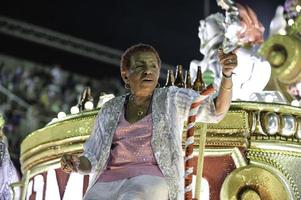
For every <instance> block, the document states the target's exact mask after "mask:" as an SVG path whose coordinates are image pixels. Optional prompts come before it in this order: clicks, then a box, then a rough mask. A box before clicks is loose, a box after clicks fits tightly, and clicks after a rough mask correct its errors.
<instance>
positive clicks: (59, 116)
mask: <svg viewBox="0 0 301 200" xmlns="http://www.w3.org/2000/svg"><path fill="white" fill-rule="evenodd" d="M65 117H66V113H64V112H59V113H58V114H57V118H58V119H63V118H65Z"/></svg>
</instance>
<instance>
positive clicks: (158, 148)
mask: <svg viewBox="0 0 301 200" xmlns="http://www.w3.org/2000/svg"><path fill="white" fill-rule="evenodd" d="M198 95H199V94H198V93H196V92H195V91H193V90H190V89H184V88H177V87H174V86H172V87H169V88H159V89H156V90H155V92H154V94H153V99H152V120H153V125H152V126H153V127H152V128H153V129H152V130H153V134H152V140H151V145H152V149H153V152H154V155H155V158H156V160H157V163H158V165H159V167H160V169H161V171H162V173H163V174H164V176H165V178H166V181H167V184H168V186H169V199H170V200H176V199H177V200H180V199H183V198H184V161H183V151H182V132H183V126H184V121H185V120H186V119H187V116H188V112H189V108H190V105H191V103H192V102H193V101H194V99H195V98H196V97H198ZM125 99H126V95H123V96H119V97H115V98H113V99H111V100H110V101H108V102H107V103H105V105H104V106H103V107H102V109H101V110H100V111H99V114H98V116H97V118H96V121H95V125H94V129H93V132H92V134H91V136H90V137H89V139H88V140H87V142H86V143H85V144H84V153H83V155H84V156H85V157H87V158H88V159H89V160H90V162H91V165H92V172H93V173H94V176H93V178H92V180H91V182H90V187H89V188H91V186H92V185H93V184H94V183H95V181H96V180H97V179H98V177H99V175H100V174H101V173H102V171H103V170H104V168H105V167H106V164H107V161H108V158H109V154H110V149H111V144H112V139H113V135H114V133H115V130H116V127H117V123H118V120H119V117H120V114H121V113H122V110H123V109H122V108H123V106H124V103H125ZM222 118H223V115H220V116H216V115H215V106H214V103H213V97H212V96H209V97H208V98H207V99H206V100H205V102H204V103H203V104H202V105H201V107H200V109H199V112H198V117H197V120H198V121H201V122H205V123H208V122H210V123H216V122H218V121H219V120H220V119H222Z"/></svg>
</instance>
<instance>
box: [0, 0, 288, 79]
mask: <svg viewBox="0 0 301 200" xmlns="http://www.w3.org/2000/svg"><path fill="white" fill-rule="evenodd" d="M237 2H239V3H242V4H246V3H247V4H248V5H249V6H250V7H251V8H252V9H253V10H255V12H256V13H257V14H258V18H259V20H260V21H261V22H262V23H263V25H264V26H265V28H266V31H265V37H267V35H268V29H269V28H268V27H269V23H270V21H271V19H272V18H273V16H274V14H275V9H276V7H277V6H278V5H283V4H284V0H273V1H267V0H265V1H263V0H261V1H259V0H240V1H237ZM206 7H207V8H209V9H207V11H205V10H206V9H205V8H206ZM218 11H221V9H220V8H219V7H218V6H217V5H216V1H215V0H189V1H183V0H173V1H171V0H165V1H163V0H161V1H158V0H153V1H141V0H131V1H122V0H110V1H72V2H71V1H58V2H57V3H56V2H54V1H39V2H31V1H19V2H13V1H10V2H6V3H4V2H3V3H2V5H1V6H0V15H1V16H6V17H10V18H13V19H16V20H20V21H24V22H27V23H30V24H34V25H37V26H40V27H44V28H48V29H51V30H54V31H57V32H61V33H64V34H67V35H71V36H74V37H78V38H81V39H85V40H88V41H91V42H94V43H97V44H101V45H104V46H108V47H110V48H114V49H117V50H120V51H123V50H125V49H126V48H127V47H129V46H130V45H132V44H135V43H139V42H143V43H148V44H151V45H153V46H154V47H155V48H156V49H157V50H158V51H159V53H160V55H161V59H162V61H163V62H164V63H167V64H170V65H177V64H182V65H183V66H184V67H185V68H187V67H188V66H189V63H190V61H191V60H193V59H201V58H202V57H201V54H200V53H199V51H198V49H199V39H198V36H197V34H198V26H199V20H200V19H204V18H205V17H206V16H207V15H208V14H212V13H215V12H218ZM0 44H1V45H0V53H4V54H7V55H13V56H16V57H19V58H25V59H29V60H33V61H36V62H41V63H45V64H60V65H61V66H62V67H64V68H65V69H68V70H71V71H75V72H78V73H81V74H85V75H90V76H93V77H96V78H102V77H103V76H119V68H118V67H117V66H113V65H109V64H106V63H102V62H100V61H96V60H93V59H91V58H87V57H82V56H80V55H76V54H72V53H68V52H64V51H61V50H57V49H54V48H51V47H47V46H43V45H40V44H35V43H32V42H28V41H26V40H22V39H18V38H15V37H12V36H8V35H5V34H2V33H1V34H0ZM76 68H79V69H76Z"/></svg>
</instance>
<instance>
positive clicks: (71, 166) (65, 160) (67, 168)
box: [61, 154, 80, 173]
mask: <svg viewBox="0 0 301 200" xmlns="http://www.w3.org/2000/svg"><path fill="white" fill-rule="evenodd" d="M79 163H80V159H79V157H78V156H77V155H71V154H64V155H63V156H62V158H61V169H62V170H63V171H64V172H66V173H71V172H77V171H78V167H79Z"/></svg>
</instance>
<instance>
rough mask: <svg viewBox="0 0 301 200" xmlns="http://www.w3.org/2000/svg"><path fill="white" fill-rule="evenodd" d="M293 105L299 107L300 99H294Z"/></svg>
mask: <svg viewBox="0 0 301 200" xmlns="http://www.w3.org/2000/svg"><path fill="white" fill-rule="evenodd" d="M291 105H292V106H296V107H298V106H300V103H299V101H298V100H296V99H295V100H293V101H292V102H291Z"/></svg>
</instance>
